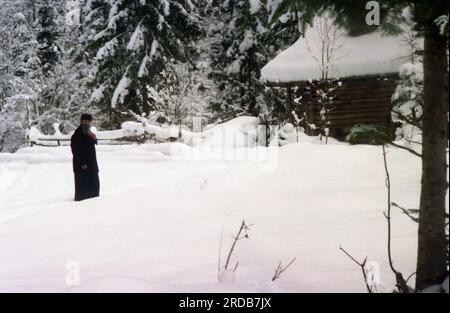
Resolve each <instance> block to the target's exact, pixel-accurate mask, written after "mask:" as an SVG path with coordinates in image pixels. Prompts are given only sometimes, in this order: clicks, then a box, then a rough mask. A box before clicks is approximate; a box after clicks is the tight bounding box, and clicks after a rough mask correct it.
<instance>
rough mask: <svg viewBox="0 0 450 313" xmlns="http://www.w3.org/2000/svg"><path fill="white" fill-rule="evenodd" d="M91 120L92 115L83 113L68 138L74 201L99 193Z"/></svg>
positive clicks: (95, 139) (95, 141)
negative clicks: (73, 131) (71, 159)
mask: <svg viewBox="0 0 450 313" xmlns="http://www.w3.org/2000/svg"><path fill="white" fill-rule="evenodd" d="M91 122H92V116H91V115H90V114H83V115H82V116H81V120H80V126H79V127H78V128H77V129H76V130H75V133H74V134H73V135H72V138H71V139H70V147H71V149H72V155H73V162H72V163H73V172H74V175H75V201H82V200H85V199H90V198H94V197H98V196H99V194H100V180H99V178H98V164H97V155H96V152H95V145H96V144H97V137H96V136H95V134H93V133H92V132H91Z"/></svg>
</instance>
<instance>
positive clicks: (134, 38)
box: [84, 0, 199, 117]
mask: <svg viewBox="0 0 450 313" xmlns="http://www.w3.org/2000/svg"><path fill="white" fill-rule="evenodd" d="M193 10H194V7H193V5H192V2H191V1H189V0H186V1H171V0H139V1H138V0H112V1H109V2H108V3H105V2H104V1H89V2H88V4H87V6H86V9H85V12H84V14H85V19H86V21H87V24H88V25H87V27H88V28H90V30H88V32H90V37H89V38H88V39H87V42H88V43H89V51H90V52H91V55H92V56H93V57H95V62H96V66H97V73H96V77H95V79H94V81H93V85H94V86H95V90H94V93H93V94H92V97H91V100H92V101H93V102H94V103H97V104H98V105H100V106H101V107H102V108H103V109H107V110H108V111H110V112H115V111H126V110H132V111H133V112H135V113H143V112H145V113H148V112H149V111H150V110H151V109H152V106H153V105H154V101H153V100H152V99H151V98H150V97H149V95H148V88H147V87H148V86H155V85H156V84H158V83H161V82H160V81H159V79H161V77H160V76H159V74H160V73H161V72H162V70H163V69H164V68H165V66H166V64H167V62H170V58H173V59H175V60H181V61H187V60H188V58H189V51H190V49H191V46H192V40H193V39H195V38H196V37H197V35H198V34H199V28H198V25H197V22H198V20H197V17H196V16H195V15H194V14H192V12H193ZM106 14H107V15H106ZM111 109H112V110H111ZM113 116H114V115H112V117H113ZM116 116H117V115H116ZM119 116H120V115H119Z"/></svg>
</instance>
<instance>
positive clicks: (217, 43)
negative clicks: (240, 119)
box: [211, 0, 298, 117]
mask: <svg viewBox="0 0 450 313" xmlns="http://www.w3.org/2000/svg"><path fill="white" fill-rule="evenodd" d="M212 5H213V6H214V8H215V10H216V11H217V12H218V13H215V15H216V16H217V17H218V18H217V19H218V22H217V23H215V27H214V28H213V29H212V31H211V33H212V34H211V40H212V44H211V58H212V66H213V72H212V74H211V77H213V78H214V79H215V80H216V82H217V83H218V84H219V87H220V89H221V90H222V94H223V95H224V97H223V99H221V100H222V101H221V102H220V103H218V104H217V107H216V108H215V109H216V110H217V111H225V116H227V115H230V117H232V116H236V115H240V114H253V115H256V114H258V113H260V111H261V109H262V108H261V104H264V102H265V101H264V98H263V91H264V86H263V83H262V82H261V81H260V74H261V69H262V67H263V66H264V65H266V64H267V63H268V62H269V61H270V60H271V59H272V58H273V57H275V56H276V55H277V54H278V53H279V52H280V50H281V49H283V48H286V47H288V46H289V45H290V44H292V43H293V42H294V41H295V40H296V39H297V38H298V34H297V29H298V28H297V26H296V24H295V22H294V23H293V21H294V20H293V19H286V20H285V21H283V22H280V23H279V24H277V25H274V26H273V27H271V28H270V27H269V26H268V19H269V10H270V5H271V1H270V0H269V1H267V0H228V1H224V2H222V1H220V2H217V3H216V2H213V3H212ZM281 24H283V27H280V26H281ZM265 107H268V106H265Z"/></svg>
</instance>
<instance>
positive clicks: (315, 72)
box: [261, 18, 409, 82]
mask: <svg viewBox="0 0 450 313" xmlns="http://www.w3.org/2000/svg"><path fill="white" fill-rule="evenodd" d="M319 20H320V18H319ZM339 41H340V43H337V44H336V47H335V51H334V57H333V59H332V60H331V62H330V64H327V65H326V66H328V67H330V77H329V78H343V77H352V76H361V75H378V74H387V73H396V72H398V70H399V67H400V66H401V65H402V64H403V63H405V62H406V61H407V60H408V56H409V52H408V47H407V45H405V44H404V42H402V37H401V36H387V35H383V34H381V33H379V32H375V33H370V34H367V35H363V36H359V37H349V36H343V37H342V38H340V39H339ZM321 47H322V42H321V40H320V36H319V33H318V19H316V20H315V23H314V24H313V26H312V27H310V28H308V29H307V30H306V33H305V38H300V39H299V40H298V41H297V42H296V43H295V44H294V45H293V46H291V47H290V48H288V49H287V50H285V51H283V52H282V53H280V54H279V55H278V56H277V57H276V58H275V59H274V60H272V61H271V62H269V63H268V64H267V65H266V66H265V67H264V68H263V69H262V72H261V78H262V80H263V81H267V82H293V81H306V80H310V79H312V80H316V79H321V78H322V71H321V69H322V66H321V65H320V64H319V62H318V60H320V59H321V52H320V51H321Z"/></svg>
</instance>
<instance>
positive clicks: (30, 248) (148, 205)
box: [0, 137, 420, 292]
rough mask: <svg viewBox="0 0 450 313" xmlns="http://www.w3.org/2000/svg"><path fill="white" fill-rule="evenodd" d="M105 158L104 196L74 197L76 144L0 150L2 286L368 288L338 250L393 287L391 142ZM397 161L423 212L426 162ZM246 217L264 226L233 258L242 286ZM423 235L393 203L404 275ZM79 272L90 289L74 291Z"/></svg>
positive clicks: (394, 170)
mask: <svg viewBox="0 0 450 313" xmlns="http://www.w3.org/2000/svg"><path fill="white" fill-rule="evenodd" d="M202 148H203V151H201V149H202ZM205 148H207V149H205ZM98 158H99V163H100V168H101V169H100V170H101V172H100V177H101V185H102V192H101V197H100V198H97V199H93V200H88V201H84V202H81V203H75V202H73V201H72V196H73V178H72V172H71V163H70V162H71V155H70V150H69V148H68V147H54V148H44V147H33V148H25V149H22V150H20V151H18V152H17V153H16V154H0V291H3V292H4V291H39V292H41V291H50V292H65V291H68V292H86V291H88V292H100V291H132V292H136V291H137V292H231V291H239V292H364V291H365V286H364V283H363V280H362V277H361V272H360V269H359V268H358V267H357V266H356V265H355V264H353V263H352V262H351V261H350V260H349V259H348V258H347V257H346V256H345V255H344V254H343V253H342V252H340V251H339V246H340V245H342V246H343V247H344V248H346V249H347V250H348V251H349V252H351V253H352V254H353V255H354V256H355V257H357V258H359V259H361V260H362V259H363V258H364V257H365V256H368V257H369V260H370V261H374V262H377V263H371V264H375V265H374V266H375V267H377V265H376V264H378V265H379V268H380V271H381V272H380V279H381V287H380V289H379V291H385V292H390V291H391V290H392V289H393V286H394V282H393V275H392V273H391V272H390V271H389V269H388V264H387V251H386V220H385V218H384V216H383V211H384V210H385V209H386V201H387V196H386V188H385V178H384V169H383V161H382V151H381V148H380V147H375V146H349V145H347V144H338V143H336V142H333V141H332V142H331V144H328V145H325V144H320V142H319V141H318V140H317V139H314V138H312V139H311V138H306V137H301V138H300V143H296V144H290V145H286V146H283V147H281V148H276V147H272V148H251V147H250V148H240V149H228V148H226V149H220V147H217V140H214V144H213V145H209V146H208V145H201V146H196V147H190V146H187V145H184V144H180V143H173V144H158V145H155V144H146V145H132V146H107V145H106V146H99V147H98ZM388 158H389V166H390V170H391V176H392V193H393V194H392V198H393V200H394V201H395V202H397V203H399V204H402V205H403V206H405V207H411V208H413V207H417V205H418V202H419V191H420V161H419V159H418V158H416V157H414V156H412V155H411V154H409V153H408V152H405V151H403V150H399V149H396V148H389V154H388ZM242 219H245V221H246V222H247V223H248V224H253V226H251V230H250V232H249V235H250V238H249V239H246V240H241V241H239V243H238V246H237V250H236V252H235V256H234V261H237V260H239V267H238V269H237V272H236V277H235V281H234V282H227V283H219V282H218V277H217V276H218V275H217V264H218V251H219V243H220V241H221V229H222V225H224V229H223V234H224V236H223V238H224V242H223V248H222V259H224V257H225V255H226V253H227V252H228V249H229V246H230V244H231V241H232V238H231V236H232V235H233V234H235V233H236V232H237V230H238V227H239V225H240V222H241V221H242ZM416 232H417V226H416V224H414V223H413V222H411V221H410V220H409V219H408V218H407V217H406V216H405V215H403V214H402V213H400V212H398V211H396V210H394V212H393V257H394V261H395V264H396V268H398V269H400V270H401V271H403V273H404V274H405V276H408V275H409V274H411V273H413V272H414V271H415V261H416V237H417V234H416ZM294 257H296V258H297V260H296V262H295V263H294V264H293V265H292V266H291V267H290V268H289V269H288V270H287V271H286V272H285V273H284V274H283V275H282V277H281V279H279V280H277V281H276V282H271V278H272V276H273V273H274V271H275V268H276V266H277V265H278V262H279V261H283V263H284V264H286V263H288V262H289V261H290V260H291V259H292V258H294ZM222 264H223V261H222ZM78 270H79V271H78ZM74 271H75V272H74ZM78 272H79V274H80V276H79V277H80V284H79V286H68V285H67V282H66V281H69V282H73V280H71V279H70V277H72V276H71V275H73V274H74V273H78ZM74 277H75V276H74Z"/></svg>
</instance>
